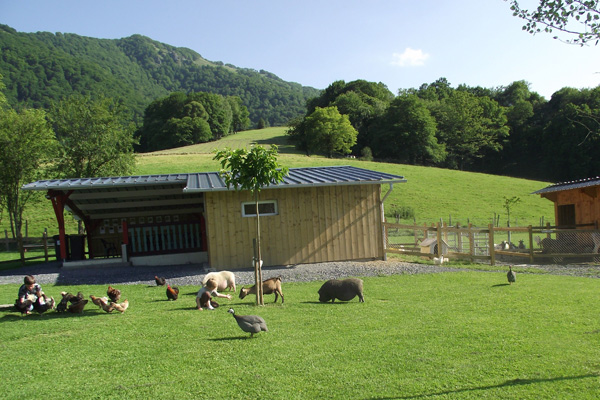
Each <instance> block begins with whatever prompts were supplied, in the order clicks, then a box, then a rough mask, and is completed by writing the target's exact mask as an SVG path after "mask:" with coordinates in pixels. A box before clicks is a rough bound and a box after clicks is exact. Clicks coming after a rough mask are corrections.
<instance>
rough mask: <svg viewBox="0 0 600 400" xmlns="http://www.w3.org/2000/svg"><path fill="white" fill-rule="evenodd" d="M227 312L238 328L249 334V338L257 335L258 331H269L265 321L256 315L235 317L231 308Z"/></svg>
mask: <svg viewBox="0 0 600 400" xmlns="http://www.w3.org/2000/svg"><path fill="white" fill-rule="evenodd" d="M227 312H228V313H231V314H232V315H233V318H235V320H236V322H237V323H238V325H239V327H240V328H241V329H242V330H243V331H244V332H249V333H250V337H253V336H254V334H255V333H258V332H260V331H264V332H268V331H269V330H268V329H267V323H266V322H265V320H264V319H262V318H261V317H259V316H258V315H235V311H234V310H233V308H230V309H229V310H228V311H227Z"/></svg>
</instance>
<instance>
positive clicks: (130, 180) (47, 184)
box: [22, 174, 188, 190]
mask: <svg viewBox="0 0 600 400" xmlns="http://www.w3.org/2000/svg"><path fill="white" fill-rule="evenodd" d="M187 178H188V174H169V175H140V176H116V177H104V178H73V179H50V180H42V181H37V182H32V183H28V184H26V185H23V187H22V189H23V190H48V189H60V190H71V189H90V188H98V187H111V186H114V187H127V186H137V185H156V184H166V185H170V184H173V185H175V184H178V185H181V184H182V183H183V184H185V183H186V182H187Z"/></svg>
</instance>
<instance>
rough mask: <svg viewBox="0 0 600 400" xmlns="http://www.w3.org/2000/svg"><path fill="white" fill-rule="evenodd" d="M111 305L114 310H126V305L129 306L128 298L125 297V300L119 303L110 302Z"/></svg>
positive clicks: (121, 311) (122, 311)
mask: <svg viewBox="0 0 600 400" xmlns="http://www.w3.org/2000/svg"><path fill="white" fill-rule="evenodd" d="M111 305H112V306H113V307H114V309H115V310H117V311H119V312H120V313H121V314H123V313H124V312H125V310H127V307H129V300H127V299H125V301H123V302H122V303H121V304H117V303H111Z"/></svg>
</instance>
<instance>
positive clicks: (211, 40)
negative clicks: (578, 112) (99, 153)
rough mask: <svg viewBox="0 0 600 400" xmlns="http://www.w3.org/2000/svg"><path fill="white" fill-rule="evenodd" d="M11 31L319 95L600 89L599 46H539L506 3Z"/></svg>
mask: <svg viewBox="0 0 600 400" xmlns="http://www.w3.org/2000/svg"><path fill="white" fill-rule="evenodd" d="M522 4H523V5H524V6H528V8H535V5H536V4H537V1H535V0H523V1H522ZM0 23H2V24H6V25H9V26H11V27H13V28H15V29H16V30H17V31H19V32H37V31H46V32H53V33H54V32H62V33H75V34H78V35H82V36H90V37H95V38H106V39H116V38H122V37H127V36H130V35H133V34H142V35H144V36H148V37H150V38H152V39H154V40H157V41H160V42H163V43H167V44H170V45H173V46H177V47H187V48H190V49H192V50H194V51H196V52H198V53H199V54H201V55H202V56H203V57H204V58H206V59H208V60H211V61H222V62H224V63H229V64H233V65H236V66H238V67H243V68H254V69H256V70H260V69H264V70H266V71H269V72H272V73H274V74H276V75H277V76H279V77H280V78H282V79H284V80H286V81H292V82H298V83H300V84H302V85H305V86H313V87H316V88H318V89H324V88H326V87H327V86H328V85H329V84H331V83H332V82H334V81H336V80H345V81H346V82H349V81H352V80H355V79H365V80H368V81H374V82H383V83H384V84H386V85H387V86H388V88H389V89H390V90H391V91H392V92H394V93H397V91H398V89H408V88H417V87H419V86H420V85H421V84H423V83H431V82H433V81H435V80H436V79H438V78H440V77H445V78H446V79H448V81H449V82H450V83H451V85H452V86H453V87H456V86H458V85H459V84H462V83H464V84H467V85H469V86H483V87H488V88H489V87H497V86H506V85H508V84H510V83H511V82H513V81H516V80H525V81H527V82H529V83H530V85H531V86H530V88H531V89H532V90H533V91H536V92H538V93H539V94H541V95H543V96H544V97H546V98H547V99H549V98H550V96H551V95H552V93H554V92H555V91H557V90H559V89H561V88H563V87H567V86H568V87H575V88H578V89H579V88H589V87H596V86H598V85H599V84H600V46H588V47H579V46H573V45H568V44H565V43H562V42H560V41H558V40H554V39H552V35H548V34H538V35H536V36H532V35H530V34H528V33H526V32H524V31H522V30H521V27H522V25H523V22H522V20H520V19H518V18H516V17H513V16H512V13H511V11H510V5H509V3H508V2H506V1H504V0H453V1H444V0H418V1H414V0H369V1H365V0H360V1H355V0H343V1H342V0H319V1H315V0H304V1H290V0H255V1H249V0H245V1H244V0H238V1H233V0H219V1H214V0H213V1H201V0H181V1H179V0H173V1H169V2H167V1H164V0H161V1H157V0H144V1H138V0H119V1H116V0H104V1H81V0H77V1H61V0H54V1H48V0H28V1H23V0H1V1H0Z"/></svg>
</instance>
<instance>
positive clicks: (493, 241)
mask: <svg viewBox="0 0 600 400" xmlns="http://www.w3.org/2000/svg"><path fill="white" fill-rule="evenodd" d="M384 235H385V237H384V239H385V241H384V243H385V246H386V247H385V251H386V253H397V254H405V255H416V256H423V257H429V258H434V257H437V258H438V259H439V258H441V257H446V258H454V259H465V260H470V261H484V262H489V263H490V264H491V265H495V263H496V261H497V260H498V261H506V262H515V263H518V262H520V263H530V264H536V263H538V264H542V263H549V262H550V263H558V264H563V263H564V264H566V263H569V262H600V254H599V251H600V230H597V229H561V228H559V227H555V226H550V225H546V226H543V227H533V226H527V227H507V228H500V227H494V226H493V225H492V224H490V225H488V226H487V227H485V228H481V227H474V226H472V225H468V226H464V227H463V226H447V225H445V224H440V223H437V224H433V225H431V226H428V225H421V226H419V225H415V224H413V225H403V224H391V223H384ZM438 243H442V245H441V246H438Z"/></svg>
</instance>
